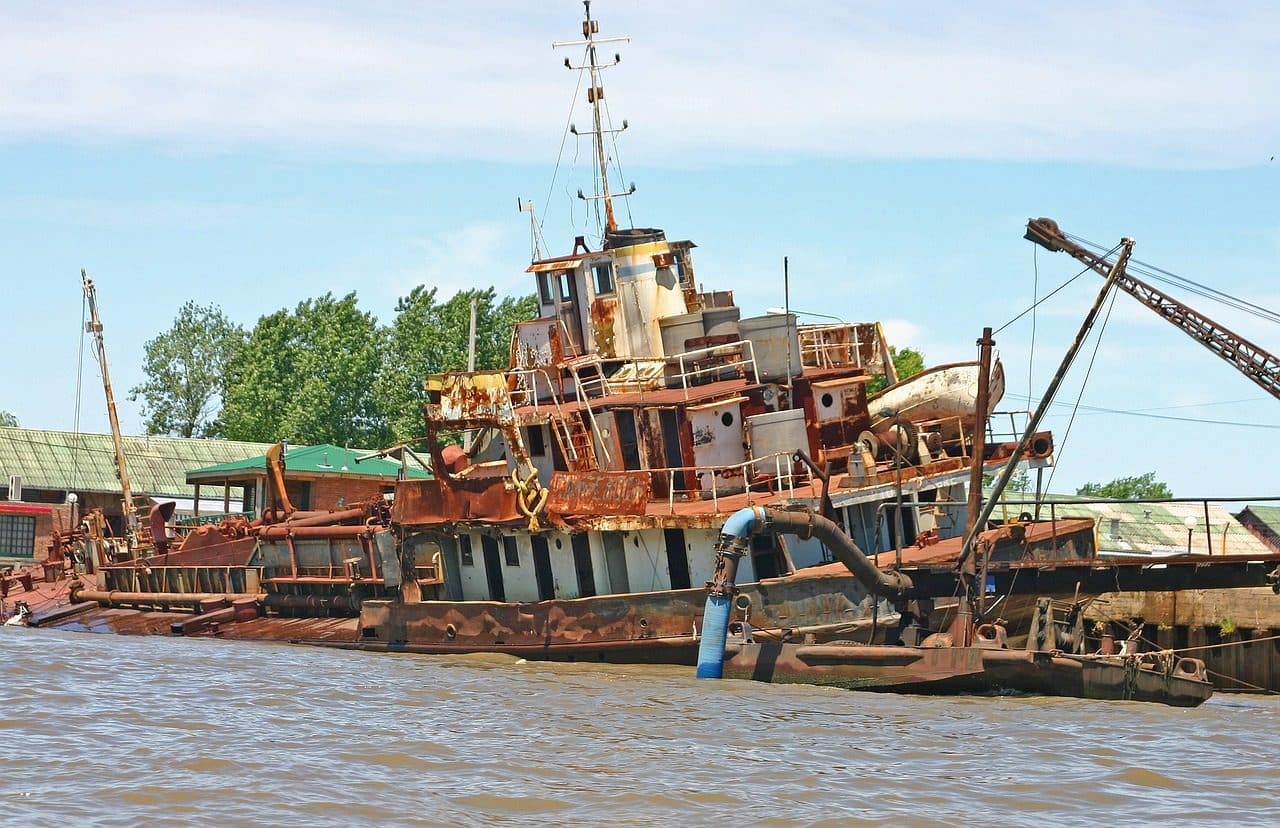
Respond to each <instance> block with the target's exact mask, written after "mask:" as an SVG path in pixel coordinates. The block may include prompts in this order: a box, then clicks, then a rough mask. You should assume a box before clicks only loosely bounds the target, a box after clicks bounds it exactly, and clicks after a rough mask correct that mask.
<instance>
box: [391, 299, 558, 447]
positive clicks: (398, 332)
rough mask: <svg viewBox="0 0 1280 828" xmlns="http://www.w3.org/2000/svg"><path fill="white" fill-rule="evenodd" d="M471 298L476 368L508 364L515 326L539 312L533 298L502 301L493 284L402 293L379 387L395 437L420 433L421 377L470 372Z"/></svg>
mask: <svg viewBox="0 0 1280 828" xmlns="http://www.w3.org/2000/svg"><path fill="white" fill-rule="evenodd" d="M472 299H475V301H476V370H478V371H483V370H492V369H498V368H505V367H506V366H507V361H508V358H509V349H510V342H511V332H512V328H513V326H514V325H515V323H516V322H520V321H523V320H526V319H532V318H533V317H535V316H536V315H537V310H538V305H537V300H536V299H535V297H534V296H532V295H528V296H521V297H514V298H513V297H506V298H503V299H502V300H500V301H499V300H498V299H497V294H496V292H495V291H494V289H493V288H487V289H485V290H464V291H459V292H458V293H456V294H454V295H453V296H452V297H450V298H449V299H447V300H445V301H444V302H440V301H438V300H437V291H436V289H435V288H427V287H426V286H423V285H419V286H418V287H416V288H414V289H413V291H412V292H411V293H410V294H409V295H408V296H404V297H401V299H400V301H399V302H398V303H397V305H396V319H395V322H394V323H392V325H391V327H390V329H389V331H388V336H387V358H386V361H385V364H384V367H383V370H382V371H381V373H380V374H379V376H378V379H377V383H376V390H375V396H376V399H377V400H378V403H379V407H380V408H381V409H382V410H383V411H384V412H385V414H386V416H387V424H388V427H389V430H390V432H391V435H392V439H394V440H409V439H412V438H414V437H417V436H419V435H421V434H422V430H423V425H422V405H423V403H424V402H425V401H426V393H425V392H424V390H423V386H422V381H423V379H425V378H426V377H427V375H429V374H434V373H439V372H442V371H465V370H466V368H467V337H468V332H469V330H470V325H471V300H472Z"/></svg>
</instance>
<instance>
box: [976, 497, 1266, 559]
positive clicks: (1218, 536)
mask: <svg viewBox="0 0 1280 828" xmlns="http://www.w3.org/2000/svg"><path fill="white" fill-rule="evenodd" d="M983 494H984V495H986V496H990V494H991V490H990V489H987V490H985V491H984V492H983ZM1034 497H1035V495H1034V494H1033V493H1031V492H1006V493H1005V498H1004V499H1006V500H1015V501H1022V500H1032V499H1033V498H1034ZM1045 497H1046V499H1050V500H1053V501H1056V502H1055V505H1054V507H1053V509H1052V514H1054V515H1056V516H1057V517H1060V518H1063V517H1087V518H1090V519H1091V520H1093V521H1094V522H1095V523H1097V524H1098V540H1099V541H1100V543H1101V549H1102V550H1103V551H1106V552H1129V551H1133V552H1185V551H1186V549H1187V524H1186V519H1187V518H1195V524H1194V525H1193V527H1192V530H1191V551H1192V552H1196V553H1199V554H1205V553H1206V552H1208V551H1209V550H1210V548H1212V550H1213V554H1215V555H1217V554H1221V553H1222V548H1223V541H1224V540H1225V542H1226V551H1227V553H1228V554H1232V555H1235V554H1239V555H1246V554H1248V555H1263V554H1267V553H1268V552H1269V551H1270V550H1268V549H1267V547H1266V546H1265V545H1264V544H1263V543H1262V541H1260V540H1258V538H1257V536H1256V535H1254V534H1253V533H1252V532H1250V531H1249V530H1248V528H1246V527H1245V526H1244V525H1243V524H1241V523H1240V522H1239V521H1238V520H1237V519H1236V517H1235V516H1234V515H1232V514H1231V513H1230V512H1228V511H1227V510H1226V509H1224V508H1222V507H1221V506H1219V505H1217V504H1216V503H1214V502H1213V500H1212V499H1211V498H1210V499H1209V504H1208V513H1209V524H1210V531H1209V532H1208V533H1206V532H1205V504H1204V502H1202V501H1201V502H1191V503H1091V502H1089V501H1090V498H1088V497H1080V496H1075V495H1058V494H1049V495H1045ZM1028 508H1029V507H1026V506H1009V507H1007V508H1004V509H1002V507H1000V506H997V507H996V510H995V511H994V512H993V513H992V518H994V519H1001V518H1004V517H1006V516H1007V517H1009V518H1016V517H1017V516H1018V513H1019V512H1022V511H1026V510H1027V509H1028ZM1258 508H1259V507H1257V506H1250V507H1249V511H1251V512H1257V510H1258ZM1263 508H1265V507H1263ZM1273 511H1274V512H1276V513H1277V519H1280V508H1274V509H1273ZM1050 513H1051V510H1050V509H1049V507H1048V506H1047V505H1045V506H1042V507H1041V509H1040V517H1041V519H1045V518H1048V517H1049V516H1050Z"/></svg>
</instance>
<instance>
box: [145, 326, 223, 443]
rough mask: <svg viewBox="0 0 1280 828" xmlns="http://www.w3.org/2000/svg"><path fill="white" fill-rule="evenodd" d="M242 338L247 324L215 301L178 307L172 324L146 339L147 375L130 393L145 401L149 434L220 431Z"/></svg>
mask: <svg viewBox="0 0 1280 828" xmlns="http://www.w3.org/2000/svg"><path fill="white" fill-rule="evenodd" d="M244 341H245V332H244V328H242V327H240V326H239V325H236V324H234V323H233V322H231V321H230V320H229V319H227V317H226V315H225V314H223V312H222V311H221V309H219V308H218V307H217V306H216V305H207V306H205V305H197V304H196V303H195V302H191V301H188V302H186V303H185V304H184V305H183V306H182V307H181V308H179V309H178V316H177V318H175V319H174V321H173V327H171V328H170V329H169V330H167V331H165V332H164V333H162V334H160V335H159V336H157V337H156V338H155V339H152V340H149V341H148V342H147V343H146V346H145V353H146V358H145V360H144V361H143V364H142V370H143V372H144V373H145V374H146V377H147V379H146V381H145V382H143V383H142V384H141V385H138V386H135V387H134V388H133V389H131V391H130V392H129V399H131V400H137V399H139V398H141V399H142V414H143V416H144V417H145V418H146V429H147V433H148V434H177V435H179V436H182V437H206V436H210V435H213V434H216V428H215V425H214V424H215V417H216V414H217V409H218V405H219V403H220V402H221V400H222V397H223V395H224V394H225V393H226V387H227V366H228V365H229V364H230V363H231V360H232V359H233V358H234V356H235V354H236V353H237V352H238V351H239V349H240V348H242V347H243V346H244Z"/></svg>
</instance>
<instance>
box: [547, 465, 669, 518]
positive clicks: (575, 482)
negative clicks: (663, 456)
mask: <svg viewBox="0 0 1280 828" xmlns="http://www.w3.org/2000/svg"><path fill="white" fill-rule="evenodd" d="M649 488H650V484H649V472H608V473H605V472H596V473H592V474H578V473H573V472H556V473H555V474H553V475H552V476H551V495H550V497H549V498H548V499H547V509H548V510H549V511H550V512H552V513H553V514H559V515H597V514H611V515H643V514H644V510H645V504H646V503H648V501H649Z"/></svg>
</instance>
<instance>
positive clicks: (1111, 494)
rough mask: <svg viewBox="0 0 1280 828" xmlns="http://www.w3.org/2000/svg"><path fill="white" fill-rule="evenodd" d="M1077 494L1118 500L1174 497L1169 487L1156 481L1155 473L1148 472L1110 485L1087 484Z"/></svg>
mask: <svg viewBox="0 0 1280 828" xmlns="http://www.w3.org/2000/svg"><path fill="white" fill-rule="evenodd" d="M1076 494H1078V495H1085V496H1087V497H1101V498H1114V499H1117V500H1131V499H1137V498H1148V497H1150V498H1159V497H1173V492H1171V491H1169V487H1168V486H1167V485H1165V484H1164V483H1161V482H1160V481H1158V480H1156V473H1155V472H1147V473H1146V474H1140V475H1138V476H1136V477H1117V478H1116V479H1115V480H1112V481H1111V482H1110V483H1086V484H1084V485H1083V486H1081V487H1080V488H1078V489H1076Z"/></svg>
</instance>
